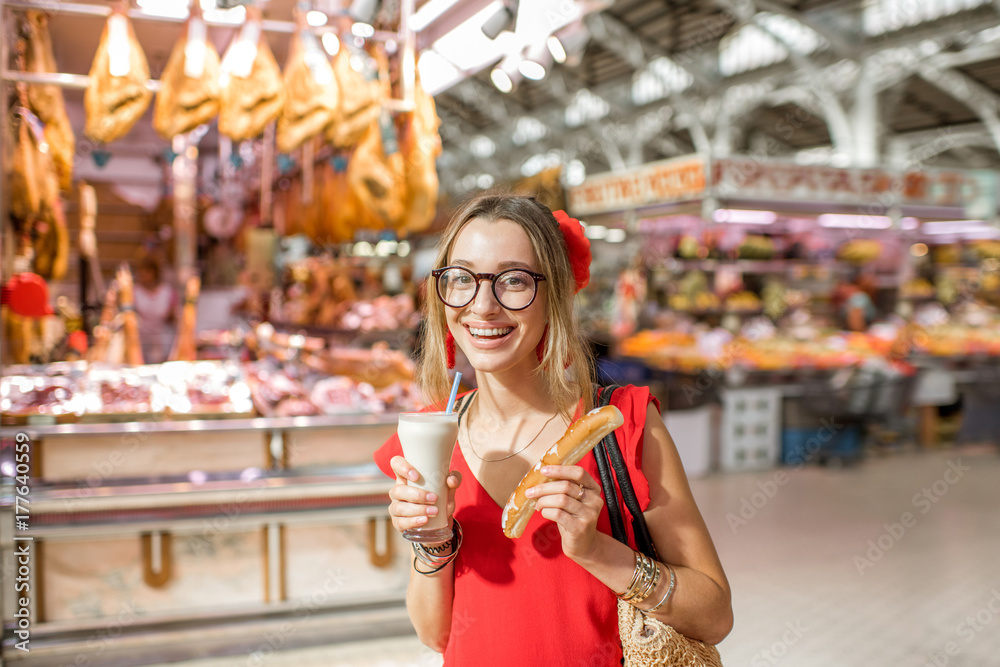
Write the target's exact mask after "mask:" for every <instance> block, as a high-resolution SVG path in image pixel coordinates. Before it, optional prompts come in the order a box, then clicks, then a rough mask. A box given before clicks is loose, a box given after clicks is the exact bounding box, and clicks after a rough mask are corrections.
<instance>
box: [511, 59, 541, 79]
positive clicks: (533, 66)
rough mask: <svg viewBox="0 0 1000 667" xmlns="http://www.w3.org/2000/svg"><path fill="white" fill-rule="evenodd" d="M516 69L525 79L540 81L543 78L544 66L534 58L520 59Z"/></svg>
mask: <svg viewBox="0 0 1000 667" xmlns="http://www.w3.org/2000/svg"><path fill="white" fill-rule="evenodd" d="M517 71H518V72H520V73H521V76H523V77H524V78H525V79H531V80H532V81H541V80H542V79H544V78H545V67H543V66H542V65H541V64H539V63H537V62H535V61H534V60H522V61H521V62H520V64H518V66H517Z"/></svg>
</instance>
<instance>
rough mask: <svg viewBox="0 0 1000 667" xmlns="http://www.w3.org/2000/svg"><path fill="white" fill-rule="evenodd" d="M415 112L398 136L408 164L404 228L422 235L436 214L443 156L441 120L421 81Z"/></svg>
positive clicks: (418, 87) (416, 94)
mask: <svg viewBox="0 0 1000 667" xmlns="http://www.w3.org/2000/svg"><path fill="white" fill-rule="evenodd" d="M413 102H414V110H413V112H412V113H409V114H407V115H406V117H405V118H404V119H403V123H402V127H401V129H400V133H399V150H400V152H401V153H402V154H403V159H404V164H405V165H406V170H405V178H406V197H405V199H404V205H405V208H406V220H405V227H406V230H407V231H410V232H422V231H424V230H426V229H427V228H428V227H429V226H430V224H431V223H432V222H433V221H434V217H435V215H436V214H437V199H438V175H437V165H436V164H435V160H436V159H437V157H438V156H439V155H441V136H440V135H439V134H438V127H440V125H441V120H440V119H439V118H438V115H437V110H436V108H435V106H434V98H433V97H431V96H430V95H429V94H428V93H427V91H425V90H424V88H423V86H421V85H420V78H419V77H417V79H416V81H415V88H414V94H413Z"/></svg>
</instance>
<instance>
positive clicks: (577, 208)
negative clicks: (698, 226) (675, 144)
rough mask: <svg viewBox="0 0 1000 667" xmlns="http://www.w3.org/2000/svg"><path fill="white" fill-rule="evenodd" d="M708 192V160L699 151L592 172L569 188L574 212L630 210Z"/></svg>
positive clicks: (577, 213) (687, 198)
mask: <svg viewBox="0 0 1000 667" xmlns="http://www.w3.org/2000/svg"><path fill="white" fill-rule="evenodd" d="M704 193H705V160H704V159H703V158H702V157H700V156H697V155H694V156H688V157H682V158H676V159H672V160H663V161H662V162H651V163H649V164H644V165H642V166H640V167H636V168H634V169H629V170H627V171H621V172H608V173H603V174H597V175H595V176H591V177H590V178H588V179H587V180H585V181H584V182H583V183H582V184H580V185H578V186H576V187H574V188H570V190H569V210H570V212H571V213H572V214H573V215H576V216H581V215H590V214H593V213H606V212H611V211H627V210H630V209H634V208H639V207H641V206H648V205H650V204H663V203H669V202H675V201H684V200H690V199H698V198H700V197H701V196H702V195H703V194H704Z"/></svg>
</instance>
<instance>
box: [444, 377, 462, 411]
mask: <svg viewBox="0 0 1000 667" xmlns="http://www.w3.org/2000/svg"><path fill="white" fill-rule="evenodd" d="M461 379H462V374H461V373H458V372H456V373H455V381H454V382H452V383H451V396H449V397H448V407H447V408H446V409H445V411H444V412H445V414H447V415H450V414H451V412H452V410H454V409H455V396H457V395H458V383H459V381H460V380H461Z"/></svg>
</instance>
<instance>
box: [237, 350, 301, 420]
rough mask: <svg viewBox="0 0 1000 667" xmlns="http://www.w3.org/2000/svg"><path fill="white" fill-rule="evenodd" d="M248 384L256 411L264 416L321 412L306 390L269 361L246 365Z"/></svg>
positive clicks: (286, 415) (292, 415) (295, 415)
mask: <svg viewBox="0 0 1000 667" xmlns="http://www.w3.org/2000/svg"><path fill="white" fill-rule="evenodd" d="M245 371H246V378H247V384H248V385H249V386H250V395H251V396H252V397H253V403H254V406H255V407H256V408H257V411H258V412H260V414H262V415H264V416H265V417H305V416H310V415H318V414H320V412H319V408H317V407H316V406H315V405H313V403H312V401H310V400H309V390H308V389H306V387H305V385H303V384H302V383H301V382H300V381H298V380H296V379H293V378H292V377H290V376H289V374H288V373H286V372H285V371H284V370H282V369H281V368H280V367H275V366H274V365H273V364H271V363H269V362H258V363H255V364H247V365H246V367H245Z"/></svg>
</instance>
